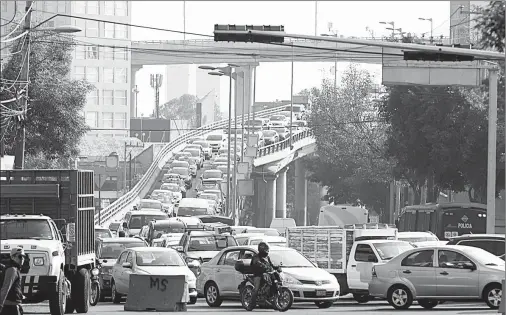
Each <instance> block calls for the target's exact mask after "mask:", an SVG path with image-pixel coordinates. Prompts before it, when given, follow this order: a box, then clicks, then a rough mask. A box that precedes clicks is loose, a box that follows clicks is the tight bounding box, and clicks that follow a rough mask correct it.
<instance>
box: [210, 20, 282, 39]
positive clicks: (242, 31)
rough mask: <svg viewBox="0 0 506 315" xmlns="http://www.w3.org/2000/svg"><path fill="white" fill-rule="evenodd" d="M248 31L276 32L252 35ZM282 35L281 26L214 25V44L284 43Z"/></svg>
mask: <svg viewBox="0 0 506 315" xmlns="http://www.w3.org/2000/svg"><path fill="white" fill-rule="evenodd" d="M250 31H261V32H276V33H277V34H276V35H273V34H269V35H263V34H252V33H251V32H250ZM278 34H279V35H278ZM284 35H285V27H284V26H283V25H230V24H228V25H220V24H215V25H214V41H215V42H243V43H284V42H285V37H284Z"/></svg>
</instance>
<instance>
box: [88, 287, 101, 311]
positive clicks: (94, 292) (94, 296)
mask: <svg viewBox="0 0 506 315" xmlns="http://www.w3.org/2000/svg"><path fill="white" fill-rule="evenodd" d="M100 293H101V290H100V284H99V283H98V282H96V281H93V282H92V283H91V286H90V305H91V306H95V305H97V303H98V301H100V299H101V294H100Z"/></svg>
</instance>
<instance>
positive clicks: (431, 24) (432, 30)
mask: <svg viewBox="0 0 506 315" xmlns="http://www.w3.org/2000/svg"><path fill="white" fill-rule="evenodd" d="M418 19H419V20H420V21H429V22H430V42H431V44H432V41H433V38H434V37H432V35H433V34H432V33H433V32H434V27H433V20H432V18H427V19H426V18H418Z"/></svg>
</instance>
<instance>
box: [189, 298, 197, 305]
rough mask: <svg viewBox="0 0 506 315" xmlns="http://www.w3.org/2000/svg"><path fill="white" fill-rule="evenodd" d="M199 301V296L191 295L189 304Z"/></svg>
mask: <svg viewBox="0 0 506 315" xmlns="http://www.w3.org/2000/svg"><path fill="white" fill-rule="evenodd" d="M196 303H197V297H196V296H195V297H191V298H190V302H189V303H188V304H196Z"/></svg>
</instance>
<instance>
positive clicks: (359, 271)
mask: <svg viewBox="0 0 506 315" xmlns="http://www.w3.org/2000/svg"><path fill="white" fill-rule="evenodd" d="M373 256H374V258H375V260H374V261H369V260H370V258H372V257H373ZM375 262H378V259H377V257H376V254H375V253H374V251H373V249H372V248H371V245H369V244H357V245H356V249H355V254H354V255H353V256H351V257H350V261H349V262H348V268H347V271H346V273H347V280H348V286H349V288H350V289H352V290H368V289H369V281H370V279H371V277H372V267H373V265H374V263H375Z"/></svg>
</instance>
